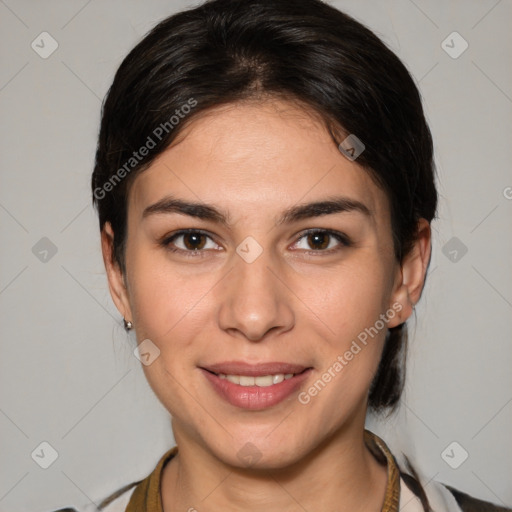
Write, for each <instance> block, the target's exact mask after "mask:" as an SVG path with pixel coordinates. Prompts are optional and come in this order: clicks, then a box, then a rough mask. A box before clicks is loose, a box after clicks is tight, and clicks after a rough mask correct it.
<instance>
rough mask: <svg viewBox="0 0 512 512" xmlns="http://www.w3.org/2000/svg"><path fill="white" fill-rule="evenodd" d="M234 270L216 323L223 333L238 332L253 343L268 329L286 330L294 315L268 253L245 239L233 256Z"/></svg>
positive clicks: (225, 290) (269, 251)
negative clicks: (224, 331)
mask: <svg viewBox="0 0 512 512" xmlns="http://www.w3.org/2000/svg"><path fill="white" fill-rule="evenodd" d="M233 260H234V262H233V269H232V270H231V272H230V273H229V277H228V279H227V282H226V284H225V286H224V287H223V291H222V293H223V296H222V298H221V306H220V311H219V324H220V327H221V328H222V329H224V330H227V331H231V332H232V333H233V332H234V330H236V331H239V333H242V334H243V335H244V336H245V337H247V338H248V339H250V340H252V341H257V340H259V339H261V338H263V337H264V336H265V334H266V333H267V332H268V331H269V330H270V329H276V330H277V329H280V330H283V329H284V330H288V329H289V328H290V327H291V325H292V322H293V312H292V309H291V304H290V303H289V301H288V297H287V293H286V286H284V284H283V283H282V282H281V279H282V277H280V278H278V277H277V276H276V274H278V268H277V267H278V266H279V265H278V264H277V262H276V260H275V258H273V254H272V252H271V250H267V249H265V250H264V249H263V247H261V246H260V245H259V244H258V243H257V242H256V240H255V239H254V238H252V237H247V239H245V240H244V241H243V242H242V243H241V244H239V246H238V247H237V249H236V254H234V255H233Z"/></svg>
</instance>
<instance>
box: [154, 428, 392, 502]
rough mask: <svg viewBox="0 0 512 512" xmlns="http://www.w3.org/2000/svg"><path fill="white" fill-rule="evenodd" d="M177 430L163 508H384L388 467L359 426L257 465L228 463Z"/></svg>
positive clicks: (167, 469) (165, 477)
mask: <svg viewBox="0 0 512 512" xmlns="http://www.w3.org/2000/svg"><path fill="white" fill-rule="evenodd" d="M178 432H179V429H178V431H177V432H175V437H176V440H177V441H178V442H177V444H178V447H179V448H178V454H177V455H176V456H175V457H173V459H171V461H170V462H169V463H168V464H167V465H166V466H165V468H164V470H163V474H162V501H163V509H164V512H170V511H174V510H191V511H193V510H194V509H195V510H197V511H200V512H205V511H210V510H211V511H215V510H226V511H230V510H245V511H248V512H268V510H269V508H270V509H272V510H281V511H283V512H292V511H293V512H295V511H297V512H298V511H300V512H303V511H304V510H337V511H340V512H348V511H350V512H358V511H363V510H364V511H367V512H373V511H374V512H380V510H381V508H382V503H383V501H384V496H385V491H386V484H387V469H386V466H383V465H381V464H379V463H378V462H377V460H376V459H375V458H374V456H373V455H372V454H371V453H370V451H369V450H368V448H367V447H366V445H365V442H364V432H363V428H362V427H359V428H358V429H355V428H352V429H349V430H344V431H343V432H338V433H335V434H334V435H333V436H332V438H329V439H327V440H325V441H324V442H323V443H321V444H320V445H319V446H318V447H317V448H316V449H315V450H313V451H312V452H310V453H308V454H306V455H305V456H304V457H303V458H302V459H300V460H299V461H298V462H296V463H295V464H293V465H291V466H287V467H283V468H278V469H259V470H251V469H249V470H248V469H247V468H239V467H233V466H230V465H229V466H228V465H226V464H224V463H223V462H222V461H221V460H219V459H218V458H217V457H215V456H214V455H213V454H211V452H208V451H206V450H204V449H203V448H202V447H200V446H198V444H197V443H194V442H192V441H191V440H190V439H187V437H186V436H184V437H183V438H181V439H180V436H179V435H178Z"/></svg>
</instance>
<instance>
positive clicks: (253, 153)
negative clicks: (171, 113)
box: [129, 100, 389, 220]
mask: <svg viewBox="0 0 512 512" xmlns="http://www.w3.org/2000/svg"><path fill="white" fill-rule="evenodd" d="M170 193H172V194H173V195H174V196H178V197H181V198H184V199H187V200H194V201H200V202H205V203H209V204H217V205H222V209H223V210H224V211H226V212H227V213H228V214H229V215H231V213H233V215H235V212H236V215H237V216H240V215H244V214H247V215H248V214H250V213H257V214H259V217H260V218H261V216H262V215H261V214H262V213H269V214H270V213H272V214H278V213H280V212H281V211H282V210H283V209H284V208H285V207H289V206H291V205H293V204H296V203H299V202H300V203H302V202H309V201H313V200H317V199H319V198H324V197H326V196H327V195H343V196H347V197H350V198H352V199H354V200H358V201H361V202H363V203H364V204H365V205H366V206H367V207H368V209H369V210H370V211H371V212H372V214H373V216H374V217H375V218H379V217H383V216H384V217H386V216H387V215H389V205H388V201H387V198H386V196H385V194H384V193H383V192H382V190H381V189H380V188H378V187H377V185H376V184H375V183H374V182H373V180H372V179H371V178H370V176H369V175H368V172H367V171H366V170H364V169H363V168H362V167H360V166H359V165H357V161H354V162H352V161H350V160H348V159H347V158H346V157H345V156H343V155H342V154H341V152H340V151H339V150H338V148H337V146H336V144H335V143H334V141H333V140H332V138H331V136H330V134H329V133H328V132H327V130H326V129H325V127H324V126H323V124H322V123H321V121H320V120H319V118H318V117H317V116H315V115H314V114H312V113H311V112H310V111H308V110H306V109H304V108H300V107H299V106H297V105H296V104H293V103H288V102H285V101H281V100H272V101H266V102H264V103H256V102H247V103H237V104H230V105H227V106H223V107H219V108H215V109H212V110H210V111H208V112H206V113H204V114H200V115H199V116H196V117H194V119H192V120H191V122H190V123H189V124H188V125H187V127H186V128H185V129H184V130H183V131H182V132H181V133H180V135H179V137H178V138H177V139H176V142H175V143H173V144H172V145H171V146H170V147H169V148H168V149H166V150H165V151H164V152H163V153H162V154H160V155H159V156H158V158H156V159H155V160H154V162H153V163H152V164H151V166H150V167H149V168H148V169H147V170H146V171H143V172H142V173H140V174H139V175H138V176H137V177H136V179H135V181H134V183H133V184H132V187H131V190H130V198H129V212H130V211H131V213H132V214H133V215H136V216H139V217H140V216H141V215H142V212H143V210H144V209H145V208H146V207H147V206H148V205H150V204H153V203H155V202H157V201H158V200H160V199H161V198H162V197H163V196H164V195H166V194H170ZM235 220H236V219H235Z"/></svg>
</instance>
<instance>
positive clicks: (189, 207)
mask: <svg viewBox="0 0 512 512" xmlns="http://www.w3.org/2000/svg"><path fill="white" fill-rule="evenodd" d="M345 212H357V213H360V214H362V215H364V216H365V217H368V218H371V217H372V216H373V213H372V211H371V210H370V209H369V208H368V207H367V206H366V205H365V204H364V203H362V202H361V201H358V200H356V199H352V198H349V197H344V196H333V197H329V198H326V199H325V200H322V201H315V202H312V203H306V204H299V205H296V206H292V207H290V208H288V209H287V210H285V211H284V212H283V213H282V215H281V217H279V219H278V220H277V222H276V226H279V225H281V224H292V223H294V222H297V221H299V220H303V219H309V218H313V217H320V216H323V215H332V214H335V213H345ZM170 213H178V214H181V215H188V216H190V217H195V218H197V219H201V220H209V221H212V222H215V223H217V224H221V225H223V226H226V227H228V226H229V225H230V221H229V218H230V216H229V214H227V213H226V212H223V211H222V210H220V209H218V208H216V207H215V206H213V205H209V204H205V203H197V202H191V201H184V200H182V199H177V198H174V197H172V196H166V197H164V198H162V199H160V200H159V201H157V202H156V203H154V204H152V205H150V206H148V207H147V208H145V209H144V211H143V212H142V218H143V219H145V218H147V217H149V216H150V215H155V214H170Z"/></svg>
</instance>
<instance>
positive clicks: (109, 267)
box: [101, 222, 132, 320]
mask: <svg viewBox="0 0 512 512" xmlns="http://www.w3.org/2000/svg"><path fill="white" fill-rule="evenodd" d="M101 250H102V254H103V263H104V265H105V271H106V273H107V279H108V286H109V290H110V295H111V297H112V300H113V301H114V304H115V306H116V308H117V310H118V311H119V313H120V314H121V315H122V316H123V318H125V319H129V320H131V319H132V313H131V310H130V302H129V300H128V291H127V288H126V285H125V276H124V275H123V272H122V270H121V268H120V266H119V264H118V263H117V262H116V261H115V259H114V232H113V230H112V226H111V224H110V222H106V223H105V225H104V227H103V229H102V231H101Z"/></svg>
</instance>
